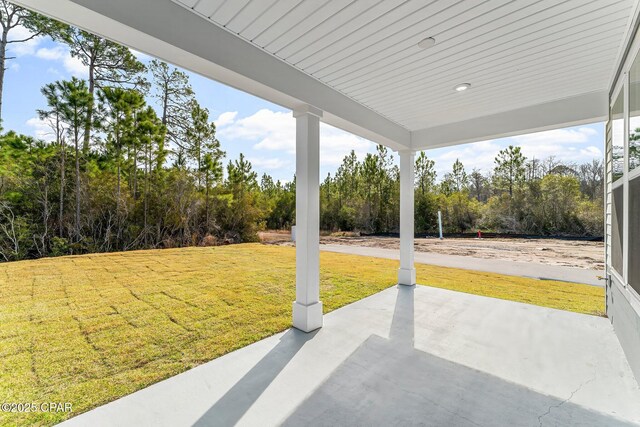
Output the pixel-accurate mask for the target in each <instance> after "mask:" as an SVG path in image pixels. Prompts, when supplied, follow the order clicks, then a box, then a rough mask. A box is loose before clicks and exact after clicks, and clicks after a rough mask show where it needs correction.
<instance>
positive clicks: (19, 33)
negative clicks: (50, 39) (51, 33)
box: [8, 26, 45, 57]
mask: <svg viewBox="0 0 640 427" xmlns="http://www.w3.org/2000/svg"><path fill="white" fill-rule="evenodd" d="M29 37H31V31H29V30H28V29H26V28H25V27H22V26H18V27H16V28H14V29H13V30H11V32H10V33H9V40H10V41H11V40H25V39H27V38H29ZM44 40H45V38H44V37H42V36H38V37H34V38H33V39H31V40H29V41H26V42H22V43H11V44H9V47H8V49H9V51H10V52H11V55H10V56H16V57H20V56H25V55H33V54H34V53H35V51H36V49H37V48H38V46H39V45H40V43H42V42H43V41H44Z"/></svg>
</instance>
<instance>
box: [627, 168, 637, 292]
mask: <svg viewBox="0 0 640 427" xmlns="http://www.w3.org/2000/svg"><path fill="white" fill-rule="evenodd" d="M627 262H628V263H629V272H628V273H629V285H630V286H631V287H632V288H633V289H635V290H636V292H638V294H640V177H637V178H636V179H633V180H631V181H629V258H628V260H627Z"/></svg>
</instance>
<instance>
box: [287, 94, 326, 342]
mask: <svg viewBox="0 0 640 427" xmlns="http://www.w3.org/2000/svg"><path fill="white" fill-rule="evenodd" d="M293 116H294V117H295V118H296V300H295V302H294V303H293V326H294V327H295V328H297V329H300V330H301V331H304V332H311V331H313V330H315V329H318V328H321V327H322V302H321V301H320V117H322V111H320V110H318V109H316V108H313V107H310V106H305V107H303V108H300V109H296V110H295V111H294V112H293Z"/></svg>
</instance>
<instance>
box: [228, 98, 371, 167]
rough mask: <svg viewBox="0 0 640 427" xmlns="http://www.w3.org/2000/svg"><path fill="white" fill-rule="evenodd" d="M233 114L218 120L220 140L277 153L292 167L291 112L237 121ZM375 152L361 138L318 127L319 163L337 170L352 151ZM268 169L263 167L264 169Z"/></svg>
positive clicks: (360, 153) (260, 113)
mask: <svg viewBox="0 0 640 427" xmlns="http://www.w3.org/2000/svg"><path fill="white" fill-rule="evenodd" d="M236 117H237V113H236V112H227V113H222V114H221V115H220V116H219V117H218V120H219V121H222V122H223V123H224V124H220V122H218V126H219V127H222V129H220V131H219V133H218V136H219V138H220V140H221V141H223V142H224V141H225V140H234V139H235V140H244V141H248V142H252V143H253V144H254V145H253V149H255V150H258V151H260V150H264V151H274V152H280V153H281V157H280V158H283V159H289V160H288V161H287V163H286V164H290V165H293V163H294V162H293V160H292V159H293V155H294V154H295V150H296V122H295V119H294V118H293V116H292V115H291V113H290V112H283V111H272V110H269V109H262V110H259V111H257V112H256V113H254V114H252V115H251V116H248V117H243V118H240V119H236ZM374 149H375V145H374V144H373V143H371V142H369V141H367V140H365V139H363V138H360V137H358V136H355V135H353V134H350V133H347V132H344V131H342V130H340V129H336V128H334V127H331V126H329V125H326V124H324V123H321V124H320V164H321V166H323V167H336V166H338V165H339V164H340V163H341V162H342V159H343V158H344V157H345V156H346V155H347V154H349V152H350V151H351V150H354V151H355V152H356V154H357V155H358V157H359V158H362V157H364V155H365V154H366V153H368V152H371V151H373V150H374ZM266 167H267V166H265V168H266Z"/></svg>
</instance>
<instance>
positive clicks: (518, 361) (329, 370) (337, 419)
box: [64, 286, 640, 426]
mask: <svg viewBox="0 0 640 427" xmlns="http://www.w3.org/2000/svg"><path fill="white" fill-rule="evenodd" d="M638 402H640V387H639V386H638V384H637V383H636V381H635V379H634V377H633V374H632V372H631V370H630V368H629V366H628V364H627V361H626V359H625V358H624V354H623V352H622V349H621V347H620V344H619V343H618V341H617V338H616V336H615V335H614V332H613V328H612V326H611V324H610V323H609V321H608V319H605V318H599V317H593V316H587V315H581V314H575V313H570V312H564V311H559V310H553V309H547V308H542V307H537V306H532V305H526V304H521V303H515V302H510V301H503V300H497V299H492V298H486V297H480V296H475V295H468V294H462V293H458V292H453V291H448V290H442V289H435V288H429V287H424V286H417V287H393V288H390V289H387V290H385V291H382V292H380V293H378V294H376V295H373V296H371V297H369V298H366V299H364V300H361V301H358V302H356V303H354V304H351V305H349V306H347V307H344V308H342V309H339V310H336V311H334V312H332V313H330V314H328V315H326V316H325V326H324V327H323V328H322V329H320V330H318V331H316V332H314V333H311V334H304V333H301V332H299V331H297V330H293V329H291V330H287V331H285V332H284V333H281V334H278V335H275V336H273V337H270V338H267V339H265V340H262V341H259V342H257V343H255V344H253V345H250V346H248V347H245V348H242V349H240V350H238V351H235V352H233V353H230V354H228V355H226V356H223V357H220V358H218V359H216V360H213V361H211V362H209V363H206V364H204V365H202V366H199V367H197V368H194V369H192V370H190V371H188V372H185V373H183V374H180V375H177V376H175V377H173V378H170V379H168V380H166V381H163V382H160V383H158V384H155V385H152V386H151V387H148V388H146V389H144V390H141V391H139V392H137V393H134V394H132V395H129V396H126V397H124V398H122V399H119V400H117V401H115V402H112V403H110V404H107V405H105V406H102V407H100V408H97V409H95V410H93V411H90V412H88V413H85V414H82V415H80V416H78V417H75V418H73V419H71V420H69V421H67V422H66V423H64V425H67V426H75V425H82V426H86V425H91V426H117V425H137V426H188V425H198V426H209V425H212V426H214V425H220V426H226V425H234V424H239V425H252V426H258V425H259V426H271V425H280V424H284V425H292V426H293V425H326V426H337V425H428V426H442V425H452V426H472V425H473V426H478V425H480V426H496V425H509V426H539V425H543V426H544V425H563V426H567V425H580V426H586V425H593V426H603V425H606V426H627V425H638V424H640V405H639V404H638Z"/></svg>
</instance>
